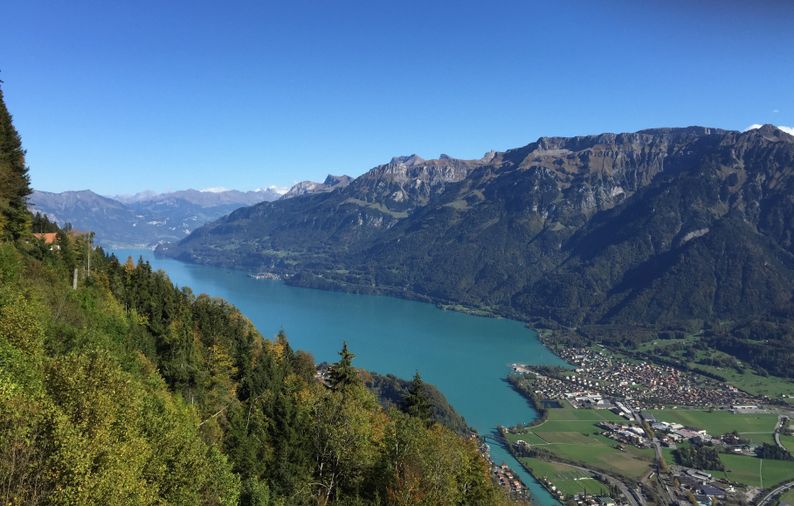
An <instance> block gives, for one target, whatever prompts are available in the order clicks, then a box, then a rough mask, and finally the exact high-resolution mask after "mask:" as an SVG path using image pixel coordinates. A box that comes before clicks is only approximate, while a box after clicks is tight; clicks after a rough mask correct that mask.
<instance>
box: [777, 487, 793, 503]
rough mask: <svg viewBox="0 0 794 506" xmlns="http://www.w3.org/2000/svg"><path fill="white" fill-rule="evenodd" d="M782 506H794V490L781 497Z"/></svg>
mask: <svg viewBox="0 0 794 506" xmlns="http://www.w3.org/2000/svg"><path fill="white" fill-rule="evenodd" d="M780 504H781V506H783V505H785V504H788V505H791V506H794V490H789V491H788V492H786V493H785V494H783V495H782V496H780Z"/></svg>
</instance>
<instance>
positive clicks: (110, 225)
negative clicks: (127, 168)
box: [29, 188, 283, 247]
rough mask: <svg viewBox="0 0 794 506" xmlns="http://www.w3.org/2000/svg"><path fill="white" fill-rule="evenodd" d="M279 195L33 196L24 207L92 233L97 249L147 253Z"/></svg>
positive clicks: (71, 193) (187, 192) (82, 193)
mask: <svg viewBox="0 0 794 506" xmlns="http://www.w3.org/2000/svg"><path fill="white" fill-rule="evenodd" d="M282 193H283V192H282V191H277V190H276V189H273V188H268V189H264V190H256V191H247V192H243V191H237V190H215V191H208V190H203V191H201V190H183V191H176V192H169V193H154V192H143V193H138V194H135V195H128V196H118V197H113V198H111V197H103V196H101V195H98V194H96V193H94V192H92V191H90V190H82V191H67V192H62V193H50V192H44V191H34V192H33V194H32V195H31V196H30V199H29V206H30V208H31V210H32V211H33V212H40V213H43V214H46V215H47V216H48V217H49V218H50V219H52V220H54V221H56V222H57V223H59V224H61V225H63V224H65V223H71V224H72V226H74V227H75V228H77V229H80V230H92V231H94V232H95V233H96V239H97V241H98V242H100V243H101V244H105V245H113V246H146V247H148V246H153V245H155V244H157V243H160V242H163V241H177V240H179V239H182V238H183V237H185V236H187V234H188V233H190V231H192V230H193V229H195V228H197V227H199V226H201V225H203V224H205V223H207V222H209V221H212V220H215V219H217V218H219V217H221V216H223V215H226V214H228V213H230V212H232V211H234V210H235V209H238V208H240V207H243V206H250V205H253V204H257V203H259V202H263V201H271V200H275V199H277V198H279V197H281V195H282Z"/></svg>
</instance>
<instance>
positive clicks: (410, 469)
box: [0, 95, 507, 505]
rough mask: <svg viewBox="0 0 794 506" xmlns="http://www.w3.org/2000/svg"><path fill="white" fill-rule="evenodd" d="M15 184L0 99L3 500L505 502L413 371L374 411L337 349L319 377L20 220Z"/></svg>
mask: <svg viewBox="0 0 794 506" xmlns="http://www.w3.org/2000/svg"><path fill="white" fill-rule="evenodd" d="M29 192H30V188H29V180H28V172H27V168H26V166H25V161H24V152H23V150H22V146H21V142H20V139H19V136H18V134H17V132H16V131H15V130H14V127H13V125H12V123H11V117H10V115H9V114H8V111H7V110H6V108H5V104H4V103H3V102H2V95H0V502H2V503H3V504H21V503H25V504H155V503H157V504H250V505H266V504H329V503H334V504H450V505H453V504H501V503H504V502H507V499H506V497H505V496H504V495H503V493H502V491H501V490H500V489H499V488H497V487H496V486H495V484H494V483H493V481H492V480H491V478H490V476H489V469H488V465H487V462H486V460H485V459H484V458H483V457H482V456H481V455H480V454H479V452H478V448H477V442H476V441H475V440H473V439H471V438H464V437H461V436H460V435H458V434H456V433H455V432H454V431H452V430H450V429H448V428H446V427H445V426H444V425H442V424H441V423H436V422H434V421H433V419H432V417H431V416H430V415H431V414H432V412H431V411H430V410H429V409H428V406H429V402H430V401H429V399H427V398H425V394H424V389H421V388H415V386H416V385H417V384H419V383H418V382H417V381H414V382H412V383H411V385H414V388H410V389H409V391H408V393H407V395H406V396H405V397H404V402H401V403H399V405H395V407H393V408H390V409H384V408H383V407H382V406H381V405H380V404H379V403H378V400H377V398H376V396H375V395H374V394H373V393H372V391H371V390H369V389H368V388H367V387H366V386H365V384H364V381H363V379H362V373H361V371H359V370H357V369H356V368H355V367H354V365H353V354H352V352H351V351H350V350H347V349H346V348H345V349H344V350H342V352H341V354H340V360H339V362H337V363H335V364H332V365H331V367H330V374H329V379H328V381H327V382H320V381H318V380H317V379H316V376H315V373H316V369H315V364H314V360H313V359H312V357H311V356H310V355H309V354H307V353H305V352H301V351H296V350H293V349H292V348H291V347H290V344H289V342H288V340H287V337H286V336H285V335H284V334H283V333H282V334H280V335H278V336H276V337H275V339H272V340H268V339H264V338H263V337H262V336H261V335H260V334H259V333H258V332H257V330H256V329H255V328H254V326H253V325H252V324H251V323H250V321H249V320H247V319H246V318H245V317H244V316H243V315H242V314H241V313H240V312H239V311H238V310H237V309H236V308H234V307H233V306H231V305H229V304H228V303H226V302H224V301H223V300H219V299H215V298H211V297H208V296H206V295H196V294H193V293H192V292H191V291H190V289H188V288H181V289H180V288H177V287H176V286H174V285H173V284H172V283H171V282H170V281H169V279H168V277H167V276H166V275H165V274H164V273H162V272H154V271H153V270H152V268H151V266H150V265H149V264H147V263H146V262H142V261H137V262H136V261H134V260H133V259H126V261H119V259H117V258H115V257H114V256H112V255H108V254H106V253H105V252H103V251H102V250H101V249H99V248H92V246H91V244H90V240H91V237H90V235H87V234H78V233H74V232H71V231H67V230H63V229H58V228H57V227H55V226H54V225H53V224H52V223H49V222H47V221H46V220H44V219H43V218H42V217H36V218H35V220H34V217H33V216H31V215H30V214H29V213H28V211H27V210H26V206H25V198H26V196H27V195H28V194H29ZM34 221H35V223H34ZM34 225H35V226H36V227H38V228H39V229H40V230H46V231H52V230H57V241H55V242H54V243H52V242H51V243H45V241H43V240H41V239H39V238H36V237H35V236H33V231H32V227H33V226H34ZM89 257H90V270H89V269H88V265H89ZM75 272H77V273H78V278H77V288H76V289H73V287H72V280H73V275H74V273H75ZM416 380H418V378H417V379H416Z"/></svg>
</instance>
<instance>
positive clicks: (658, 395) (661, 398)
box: [558, 348, 747, 407]
mask: <svg viewBox="0 0 794 506" xmlns="http://www.w3.org/2000/svg"><path fill="white" fill-rule="evenodd" d="M560 355H561V356H562V358H564V359H565V360H566V361H568V362H569V363H571V364H573V365H575V366H576V369H575V371H573V372H571V373H568V374H566V375H565V376H563V377H560V378H558V379H560V380H563V381H564V382H567V383H568V389H567V390H568V393H573V392H577V391H592V392H597V393H600V394H602V395H605V396H608V397H618V398H631V399H633V400H635V401H636V402H637V403H639V404H641V405H642V406H643V407H654V406H661V405H677V406H699V407H708V406H730V405H733V404H742V403H745V402H746V400H747V394H745V393H744V392H741V391H739V390H738V389H736V388H734V387H732V386H730V385H725V384H722V383H717V382H716V381H714V380H711V379H709V378H705V377H702V376H699V375H696V374H692V373H688V372H684V371H680V370H678V369H675V368H674V367H670V366H663V365H658V364H653V363H649V362H634V361H629V360H623V359H620V358H616V357H614V356H613V355H611V354H610V353H608V352H607V351H605V350H595V349H590V348H566V349H563V350H561V352H560ZM585 401H587V398H586V397H585ZM596 404H597V401H596ZM593 407H598V406H597V405H596V406H593Z"/></svg>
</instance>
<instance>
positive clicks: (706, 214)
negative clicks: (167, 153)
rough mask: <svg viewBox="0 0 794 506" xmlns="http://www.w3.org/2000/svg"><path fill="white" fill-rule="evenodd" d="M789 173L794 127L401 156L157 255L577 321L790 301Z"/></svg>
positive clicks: (646, 134)
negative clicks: (690, 285) (470, 155)
mask: <svg viewBox="0 0 794 506" xmlns="http://www.w3.org/2000/svg"><path fill="white" fill-rule="evenodd" d="M792 167H794V137H792V136H790V135H789V134H787V133H785V132H783V131H782V130H779V129H777V128H776V127H774V126H771V125H766V126H762V127H761V128H759V129H755V130H750V131H747V132H738V131H729V130H722V129H714V128H707V127H685V128H680V129H676V128H661V129H647V130H641V131H638V132H634V133H621V134H599V135H593V136H580V137H570V138H563V137H541V138H540V139H538V140H537V141H535V142H532V143H529V144H527V145H525V146H522V147H519V148H515V149H512V150H507V151H504V152H498V153H493V154H491V155H489V156H488V157H486V158H483V159H481V160H475V161H472V160H457V159H452V158H449V157H444V158H439V159H437V160H424V159H421V158H419V157H415V156H411V157H395V158H394V159H392V160H391V161H390V162H389V163H387V164H383V165H380V166H377V167H374V168H373V169H371V170H370V171H368V172H366V173H364V174H363V175H362V176H360V177H358V178H356V179H354V180H353V181H352V182H350V184H348V185H347V186H345V187H344V188H339V189H335V190H333V191H330V192H325V193H322V194H315V195H306V196H301V197H296V198H293V199H290V200H289V201H278V202H275V203H263V204H258V205H256V206H252V207H248V208H242V209H239V210H237V211H235V212H234V213H232V214H230V215H229V216H226V217H223V218H221V219H219V220H217V221H215V222H213V223H210V224H207V225H205V226H204V227H202V228H200V229H198V230H196V231H195V232H194V233H193V234H191V235H190V236H188V237H187V238H185V239H184V240H182V241H181V242H180V243H179V244H177V245H172V246H168V247H163V248H161V249H160V252H161V253H163V254H166V255H169V256H174V257H176V258H180V259H182V260H186V261H192V262H199V263H209V264H214V265H223V266H227V267H237V268H242V269H247V270H268V271H275V272H279V273H281V274H283V275H285V276H287V277H288V278H289V281H288V282H290V283H293V284H296V285H301V286H315V287H322V288H331V289H342V290H350V291H363V292H373V293H387V294H392V295H397V296H401V297H408V298H417V299H421V300H430V301H434V302H437V303H440V304H449V305H463V306H467V307H474V308H485V309H487V310H491V311H492V312H494V313H496V314H501V315H505V316H510V317H513V318H518V319H522V320H525V321H526V320H537V319H544V320H550V321H555V322H559V323H562V324H565V325H573V326H576V325H582V324H617V323H619V324H640V323H642V324H671V323H674V322H688V321H693V320H697V321H710V320H715V319H716V320H720V319H725V318H744V317H751V316H753V315H758V314H760V313H763V312H764V311H768V310H773V309H774V310H780V309H781V308H784V309H783V311H784V312H789V311H790V306H791V300H792V293H791V289H790V288H788V287H789V286H794V249H793V248H792V237H794V227H793V226H792V224H794V203H792V199H791V196H790V195H792V194H794V179H792V177H791V176H792V171H793V170H794V169H793V168H792ZM695 267H697V268H695ZM703 272H706V273H709V274H708V275H707V276H706V278H704V279H702V280H701V284H700V285H699V286H700V289H699V290H694V291H689V292H691V293H688V290H686V289H684V287H685V286H686V283H687V281H688V279H697V276H698V275H700V274H699V273H703ZM737 273H740V274H741V275H739V274H737ZM790 283H791V284H790Z"/></svg>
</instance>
